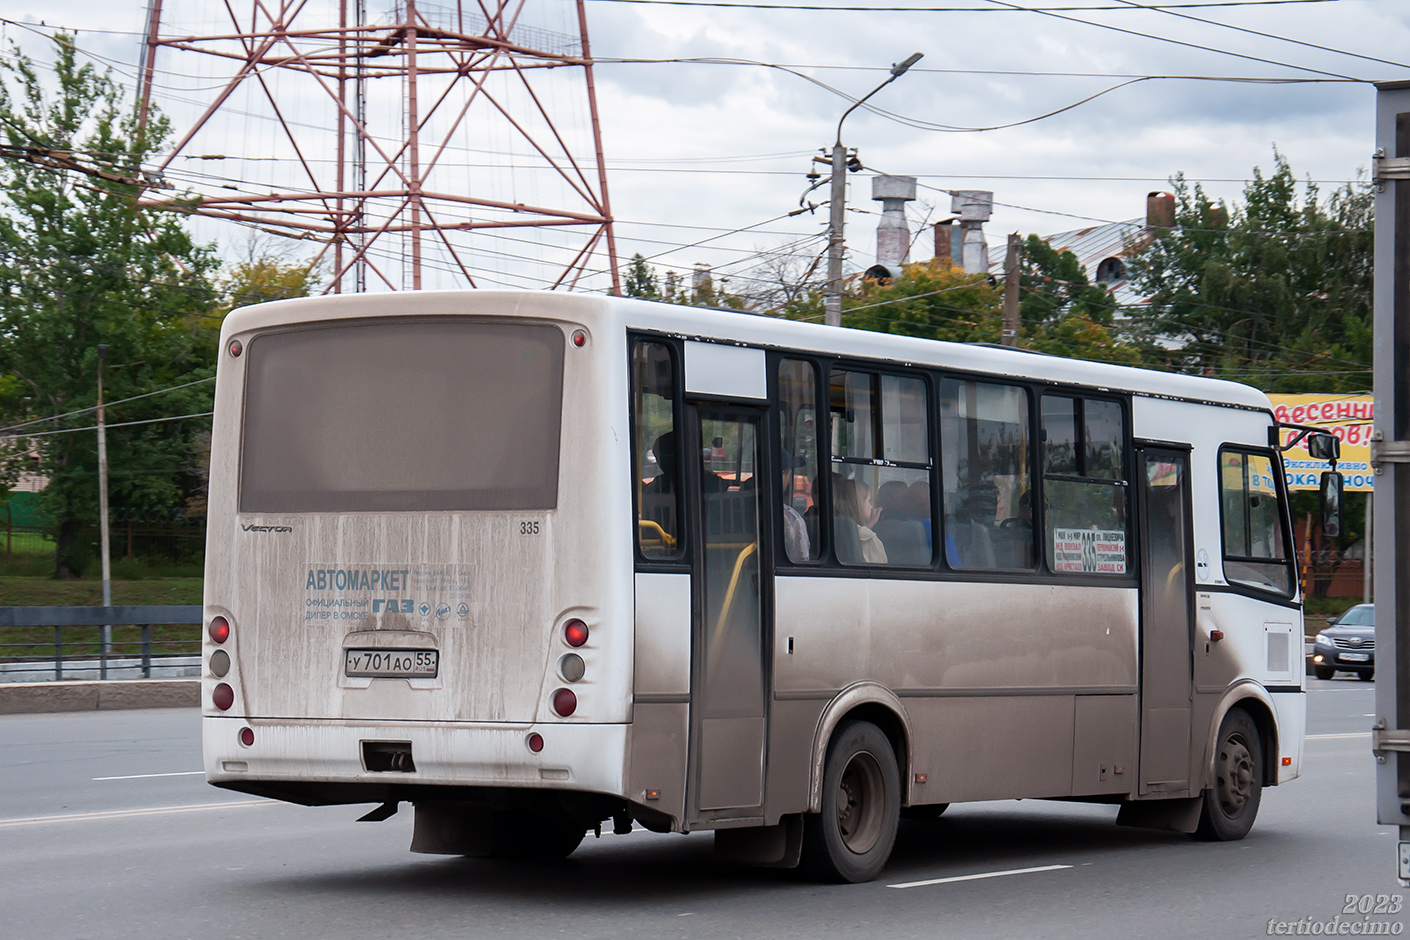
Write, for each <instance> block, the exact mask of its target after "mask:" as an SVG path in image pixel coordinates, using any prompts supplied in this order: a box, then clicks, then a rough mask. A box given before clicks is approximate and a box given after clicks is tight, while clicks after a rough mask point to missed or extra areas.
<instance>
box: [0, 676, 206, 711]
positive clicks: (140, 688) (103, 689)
mask: <svg viewBox="0 0 1410 940" xmlns="http://www.w3.org/2000/svg"><path fill="white" fill-rule="evenodd" d="M200 704H201V680H200V679H132V680H109V681H96V682H81V681H80V682H12V683H0V715H26V714H37V713H40V712H85V711H97V710H104V711H107V710H112V709H121V708H194V707H196V706H198V705H200Z"/></svg>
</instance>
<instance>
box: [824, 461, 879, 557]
mask: <svg viewBox="0 0 1410 940" xmlns="http://www.w3.org/2000/svg"><path fill="white" fill-rule="evenodd" d="M832 499H833V506H834V507H835V510H836V515H837V516H841V517H846V518H848V519H850V520H851V521H852V522H853V523H855V524H856V527H857V541H858V543H859V545H860V548H861V558H860V559H859V561H860V562H861V563H862V564H868V565H884V564H886V545H885V544H884V543H883V542H882V541H881V539H880V538H878V537H877V534H876V532H875V531H873V529H872V528H871V527H872V526H873V525H875V524H876V522H877V520H878V519H879V518H880V517H881V510H880V509H878V508H876V507H873V506H872V504H871V487H869V486H867V485H866V484H865V483H863V482H862V481H861V480H851V479H848V478H846V477H843V476H838V475H837V474H833V476H832ZM839 528H841V527H839ZM838 559H839V560H842V561H845V560H846V559H843V558H842V551H841V536H839V538H838ZM853 564H856V562H853Z"/></svg>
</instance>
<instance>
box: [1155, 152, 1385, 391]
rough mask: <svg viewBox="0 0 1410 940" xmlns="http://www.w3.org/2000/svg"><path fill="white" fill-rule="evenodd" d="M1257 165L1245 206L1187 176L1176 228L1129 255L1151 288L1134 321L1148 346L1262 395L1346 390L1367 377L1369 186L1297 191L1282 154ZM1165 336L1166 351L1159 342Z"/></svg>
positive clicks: (1180, 180) (1179, 183) (1181, 183)
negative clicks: (1220, 198) (1217, 198)
mask: <svg viewBox="0 0 1410 940" xmlns="http://www.w3.org/2000/svg"><path fill="white" fill-rule="evenodd" d="M1273 161H1274V170H1273V172H1272V174H1271V175H1269V176H1264V175H1263V172H1262V171H1261V170H1260V169H1258V168H1256V167H1255V168H1254V171H1253V179H1252V180H1251V181H1250V182H1249V183H1248V184H1247V185H1246V186H1245V187H1244V192H1243V197H1244V201H1243V204H1242V205H1236V206H1234V207H1232V208H1230V207H1228V206H1226V205H1224V204H1223V203H1222V202H1219V203H1216V202H1214V201H1213V200H1211V199H1210V198H1209V197H1208V196H1207V195H1206V194H1205V192H1204V190H1203V188H1202V187H1201V186H1199V185H1198V184H1196V185H1195V186H1193V187H1191V186H1190V185H1189V184H1188V183H1187V182H1186V181H1185V179H1184V176H1183V175H1182V174H1181V175H1177V176H1175V177H1174V178H1173V179H1172V180H1171V183H1172V185H1173V187H1174V189H1175V197H1176V224H1175V227H1174V228H1173V229H1169V230H1164V231H1160V232H1157V233H1156V234H1155V235H1154V237H1153V238H1152V239H1151V240H1150V242H1149V244H1147V245H1145V246H1144V247H1141V248H1139V249H1137V250H1136V251H1135V252H1134V253H1133V255H1132V256H1131V258H1130V264H1129V266H1128V267H1129V270H1130V272H1131V280H1132V282H1133V285H1134V286H1135V287H1136V288H1137V289H1138V290H1140V291H1143V292H1146V293H1148V294H1149V295H1150V298H1151V299H1150V303H1149V305H1148V307H1147V308H1146V309H1144V310H1140V311H1136V312H1135V313H1134V314H1133V320H1134V321H1135V322H1136V323H1137V324H1138V325H1139V326H1140V327H1141V328H1142V329H1143V331H1144V332H1145V334H1146V336H1147V338H1148V340H1149V346H1148V349H1149V350H1150V351H1151V353H1152V354H1153V355H1155V356H1156V357H1158V358H1160V359H1164V360H1166V361H1168V363H1169V365H1170V366H1171V367H1173V368H1176V369H1179V370H1181V371H1186V372H1194V373H1198V374H1204V375H1214V376H1218V377H1221V378H1229V379H1236V380H1238V381H1242V382H1247V383H1249V384H1252V385H1256V386H1258V387H1260V388H1262V389H1264V390H1265V391H1278V392H1296V391H1311V390H1317V391H1349V390H1353V389H1364V388H1369V387H1370V383H1371V374H1370V365H1371V276H1372V250H1371V249H1372V235H1371V221H1372V203H1373V197H1372V192H1371V188H1370V186H1369V185H1367V184H1364V183H1356V184H1347V185H1344V186H1342V187H1339V188H1338V189H1337V190H1335V191H1334V192H1333V193H1332V194H1331V195H1330V196H1329V197H1327V198H1326V199H1325V200H1323V199H1321V198H1320V192H1319V190H1318V188H1317V186H1316V185H1314V184H1312V183H1310V182H1309V183H1307V184H1305V186H1304V187H1303V194H1302V196H1301V198H1299V195H1298V185H1297V181H1296V179H1295V177H1294V176H1293V173H1292V169H1291V167H1290V166H1289V164H1288V161H1287V158H1286V157H1284V156H1283V155H1282V154H1281V153H1279V152H1278V151H1277V150H1274V152H1273ZM1161 341H1163V345H1164V346H1169V345H1170V344H1171V343H1172V342H1173V344H1174V346H1175V348H1173V349H1168V348H1163V347H1162V346H1158V345H1157V344H1158V343H1160V342H1161Z"/></svg>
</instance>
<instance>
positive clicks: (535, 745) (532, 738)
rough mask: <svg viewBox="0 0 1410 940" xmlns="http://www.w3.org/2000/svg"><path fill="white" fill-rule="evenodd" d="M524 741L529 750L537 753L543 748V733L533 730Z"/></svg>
mask: <svg viewBox="0 0 1410 940" xmlns="http://www.w3.org/2000/svg"><path fill="white" fill-rule="evenodd" d="M525 743H526V744H528V745H529V750H531V751H533V752H534V753H535V754H537V753H538V752H539V751H542V750H543V735H541V734H539V733H537V732H535V733H534V734H531V735H529V737H528V739H527V740H526V741H525Z"/></svg>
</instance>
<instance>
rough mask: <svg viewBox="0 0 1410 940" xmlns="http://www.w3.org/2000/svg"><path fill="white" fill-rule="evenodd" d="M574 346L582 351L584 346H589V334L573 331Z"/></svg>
mask: <svg viewBox="0 0 1410 940" xmlns="http://www.w3.org/2000/svg"><path fill="white" fill-rule="evenodd" d="M573 345H574V346H576V347H578V348H579V349H582V348H583V347H584V346H586V345H587V334H586V333H584V332H583V331H582V330H574V331H573Z"/></svg>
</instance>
